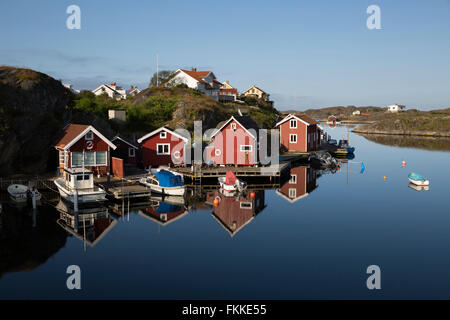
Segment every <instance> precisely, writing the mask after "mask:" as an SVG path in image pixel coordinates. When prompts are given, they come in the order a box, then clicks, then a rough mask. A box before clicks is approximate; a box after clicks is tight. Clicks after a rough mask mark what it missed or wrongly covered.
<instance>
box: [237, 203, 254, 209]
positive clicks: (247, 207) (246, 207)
mask: <svg viewBox="0 0 450 320" xmlns="http://www.w3.org/2000/svg"><path fill="white" fill-rule="evenodd" d="M239 206H240V208H241V209H251V208H252V203H251V202H241V203H240V205H239Z"/></svg>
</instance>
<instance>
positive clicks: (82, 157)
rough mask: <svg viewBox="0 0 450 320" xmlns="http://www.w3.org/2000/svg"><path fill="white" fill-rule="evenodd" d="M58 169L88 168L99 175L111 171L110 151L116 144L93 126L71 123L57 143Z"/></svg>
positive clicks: (60, 170)
mask: <svg viewBox="0 0 450 320" xmlns="http://www.w3.org/2000/svg"><path fill="white" fill-rule="evenodd" d="M55 148H56V150H58V163H59V166H58V169H59V172H60V173H62V172H63V171H64V169H70V168H82V167H84V168H86V169H89V170H91V171H93V172H94V174H97V175H105V174H106V173H107V172H109V171H110V152H111V149H112V150H115V149H116V146H115V145H114V144H113V143H112V142H111V141H110V140H108V139H107V138H106V137H105V136H103V135H102V134H101V133H100V132H99V131H97V130H96V129H95V128H94V127H93V126H89V125H81V124H69V125H68V126H66V127H65V128H64V131H63V133H62V134H61V136H60V137H59V139H58V140H57V142H56V143H55Z"/></svg>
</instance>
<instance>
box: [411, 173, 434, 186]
mask: <svg viewBox="0 0 450 320" xmlns="http://www.w3.org/2000/svg"><path fill="white" fill-rule="evenodd" d="M408 180H409V181H411V182H412V183H414V184H415V185H417V186H428V185H429V184H430V181H428V180H427V179H425V178H424V177H423V176H421V175H420V174H417V173H414V172H411V173H410V174H409V175H408Z"/></svg>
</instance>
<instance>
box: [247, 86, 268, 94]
mask: <svg viewBox="0 0 450 320" xmlns="http://www.w3.org/2000/svg"><path fill="white" fill-rule="evenodd" d="M253 88H255V89H258V90H259V91H261V92H263V93H267V92H265V91H264V90H263V89H261V88H258V87H257V86H255V85H252V86H251V87H250V88H248V89H247V90H245V91H244V92H247V91H249V90H250V89H253Z"/></svg>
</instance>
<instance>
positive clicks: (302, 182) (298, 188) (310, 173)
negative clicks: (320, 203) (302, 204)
mask: <svg viewBox="0 0 450 320" xmlns="http://www.w3.org/2000/svg"><path fill="white" fill-rule="evenodd" d="M290 175H291V179H290V180H289V181H287V182H286V183H285V184H284V185H283V186H282V187H281V188H280V189H279V191H278V192H279V193H281V194H282V195H284V196H285V197H286V198H289V199H290V200H291V201H295V200H297V199H299V198H302V197H304V196H305V195H306V194H307V193H309V192H311V191H312V190H314V189H315V188H316V173H315V171H314V170H311V168H307V167H296V168H292V169H291V171H290ZM292 176H296V178H295V182H294V181H293V179H292ZM292 189H294V190H295V192H294V191H289V190H292Z"/></svg>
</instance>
